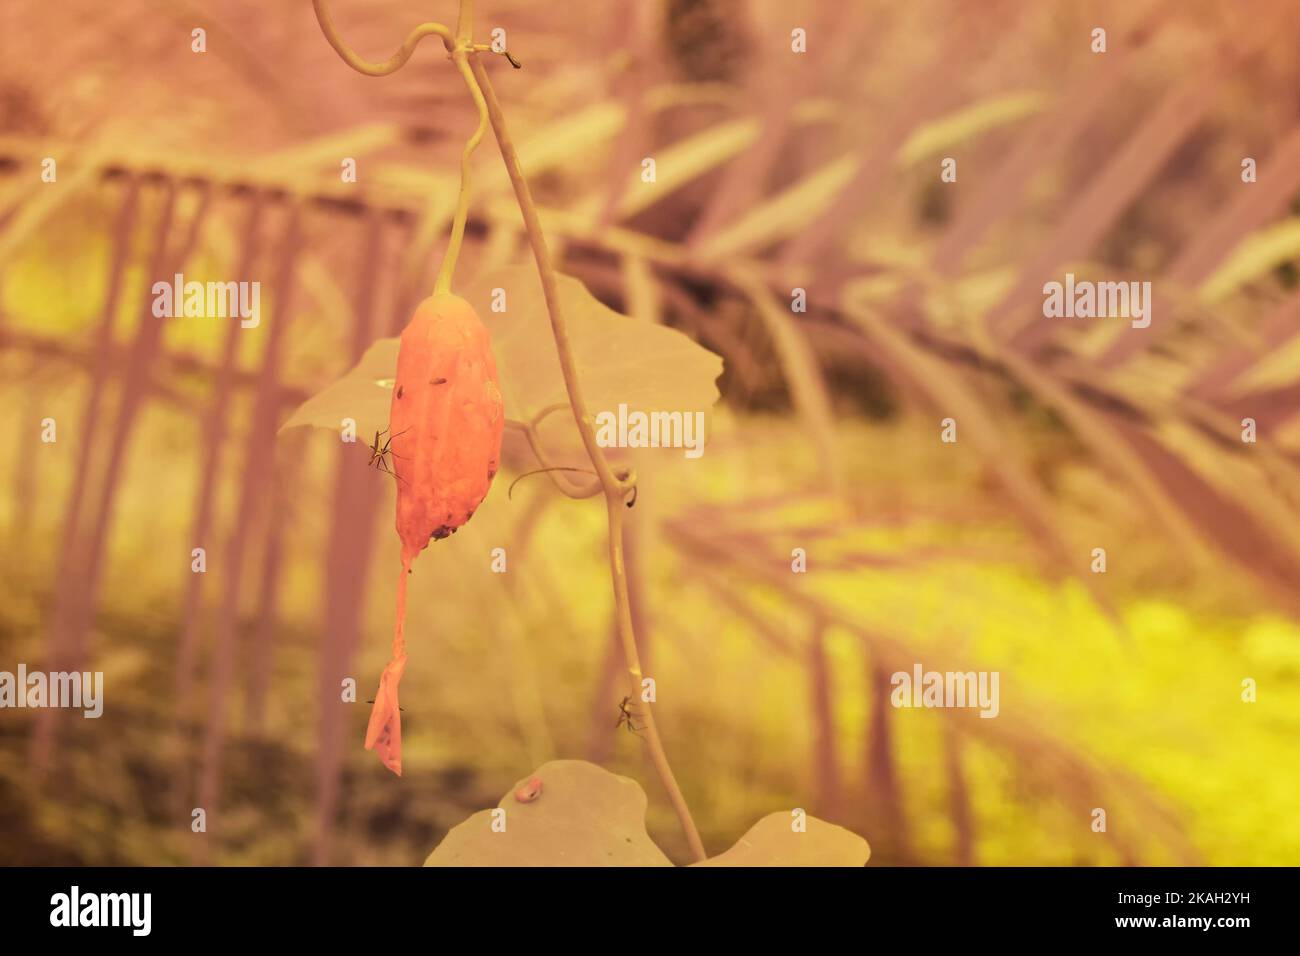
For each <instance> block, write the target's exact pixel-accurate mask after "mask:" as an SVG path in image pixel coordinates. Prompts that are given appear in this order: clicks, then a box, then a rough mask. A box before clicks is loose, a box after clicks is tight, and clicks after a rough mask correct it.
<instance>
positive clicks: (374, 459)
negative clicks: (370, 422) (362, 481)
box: [366, 428, 410, 481]
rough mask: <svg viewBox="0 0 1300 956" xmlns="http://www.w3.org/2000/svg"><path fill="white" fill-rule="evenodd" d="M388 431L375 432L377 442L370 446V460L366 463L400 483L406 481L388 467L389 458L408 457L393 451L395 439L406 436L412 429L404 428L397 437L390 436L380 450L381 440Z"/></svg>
mask: <svg viewBox="0 0 1300 956" xmlns="http://www.w3.org/2000/svg"><path fill="white" fill-rule="evenodd" d="M387 431H388V429H387V428H385V429H384V430H383V431H379V432H375V440H374V442H373V443H372V444H371V446H370V460H369V461H368V462H366V464H367V465H371V466H373V467H374V468H376V469H377V470H379V471H382V472H385V473H386V474H389V475H392V476H393V477H394V478H396V479H397V480H398V481H404V480H405V479H403V478H402V476H401V475H399V474H398V473H397V472H395V471H393V470H392V469H391V468H389V467H388V456H389V455H392V456H393V457H394V458H405V457H406V456H405V455H399V454H398V453H397V452H395V451H393V439H395V438H397V437H399V436H401V435H404V434H405V433H406V432H408V431H410V429H409V428H404V429H402V430H401V431H400V432H398V433H397V434H396V435H389V436H388V440H387V441H385V442H384V446H383V447H382V448H380V447H379V439H380V437H382V436H383V435H384V434H385V433H386V432H387Z"/></svg>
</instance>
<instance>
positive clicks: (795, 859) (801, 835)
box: [693, 811, 871, 866]
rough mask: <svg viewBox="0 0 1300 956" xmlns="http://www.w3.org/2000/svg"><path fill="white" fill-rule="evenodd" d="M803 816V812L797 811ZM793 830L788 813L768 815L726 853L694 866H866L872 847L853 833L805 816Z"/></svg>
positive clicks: (791, 817) (792, 821)
mask: <svg viewBox="0 0 1300 956" xmlns="http://www.w3.org/2000/svg"><path fill="white" fill-rule="evenodd" d="M799 812H800V813H802V811H799ZM803 821H804V823H805V824H806V826H805V828H804V829H803V830H795V829H794V826H793V823H794V817H793V816H792V815H791V814H790V813H781V812H779V811H778V812H777V813H769V814H768V815H767V816H765V817H763V819H761V820H759V821H758V822H757V823H755V824H754V825H753V826H752V827H750V828H749V831H748V832H747V833H746V834H745V835H744V836H743V837H741V838H740V839H739V840H737V841H736V845H735V846H733V847H732V848H731V849H730V850H728V851H727V852H726V853H720V854H718V855H717V856H714V857H710V858H709V859H707V860H705V861H704V862H703V863H696V864H693V865H695V866H865V865H866V863H867V860H868V859H869V858H870V857H871V847H870V846H869V845H868V844H867V841H866V840H864V839H862V837H860V836H858V835H857V834H856V833H851V832H849V831H848V830H845V829H844V828H843V827H837V826H836V825H835V824H833V823H827V822H825V821H824V820H818V819H817V818H816V817H811V816H804V817H803Z"/></svg>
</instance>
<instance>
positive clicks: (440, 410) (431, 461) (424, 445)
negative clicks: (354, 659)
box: [366, 293, 505, 776]
mask: <svg viewBox="0 0 1300 956" xmlns="http://www.w3.org/2000/svg"><path fill="white" fill-rule="evenodd" d="M504 426H505V411H504V407H503V403H502V400H501V390H500V388H499V386H498V379H497V369H496V362H495V360H494V359H493V358H492V345H491V340H490V336H489V335H488V330H487V327H486V326H484V325H483V323H482V322H481V321H480V320H479V317H478V315H477V314H475V312H474V309H473V307H472V306H471V305H470V304H469V303H468V302H466V301H465V300H464V299H462V298H460V297H459V296H455V295H451V294H450V293H439V294H436V295H433V296H431V297H429V298H427V299H425V300H424V301H423V302H421V303H420V305H419V307H418V308H417V309H416V310H415V315H414V317H412V319H411V321H410V322H409V323H408V324H407V326H406V328H405V329H404V330H403V332H402V338H401V342H400V344H399V346H398V351H397V379H396V381H395V383H394V385H393V402H392V406H391V410H390V414H389V425H388V428H389V435H390V436H391V437H392V446H391V451H392V456H393V465H392V469H393V473H394V474H395V475H396V476H397V534H398V536H399V537H400V538H401V540H402V573H401V577H400V579H399V580H398V584H397V618H396V623H395V625H394V634H393V657H392V660H391V661H389V663H388V666H387V667H385V668H384V672H383V674H382V675H381V677H380V679H379V690H378V692H377V693H376V694H375V703H374V707H373V708H372V710H371V712H370V723H369V725H368V726H367V728H366V749H367V750H371V749H373V750H375V752H376V753H378V754H379V758H380V760H382V761H383V763H384V766H386V767H388V769H390V770H392V771H393V772H394V773H396V774H397V775H399V776H400V775H401V773H402V719H401V711H400V709H399V708H398V702H397V687H398V684H399V683H400V682H401V679H402V672H403V671H404V670H405V668H406V640H405V637H404V635H403V629H404V626H405V621H406V579H407V576H408V575H409V574H410V572H411V564H412V563H413V562H414V561H415V558H416V556H417V555H419V553H420V552H421V551H423V550H424V549H425V548H426V547H427V546H428V544H429V542H430V541H431V540H438V539H441V538H445V537H447V536H448V535H451V534H455V533H456V529H458V528H459V527H460V526H461V525H463V524H464V523H465V522H466V521H468V520H469V519H470V518H471V517H473V515H474V511H475V509H477V508H478V506H479V504H480V503H481V502H482V501H483V498H484V497H485V496H486V495H487V493H488V489H489V488H490V487H491V485H492V479H493V477H495V475H496V472H497V466H498V463H499V462H500V459H501V433H502V429H503V428H504Z"/></svg>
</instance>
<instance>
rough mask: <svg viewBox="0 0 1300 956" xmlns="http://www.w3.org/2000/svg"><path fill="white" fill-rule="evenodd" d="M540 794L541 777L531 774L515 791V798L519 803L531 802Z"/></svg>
mask: <svg viewBox="0 0 1300 956" xmlns="http://www.w3.org/2000/svg"><path fill="white" fill-rule="evenodd" d="M541 795H542V778H541V777H537V776H533V777H529V778H528V782H527V783H526V784H524V785H523V786H522V787H520V788H519V789H518V790H516V791H515V799H516V800H518V801H519V802H520V803H532V802H533V801H534V800H536V799H537V798H538V797H540V796H541Z"/></svg>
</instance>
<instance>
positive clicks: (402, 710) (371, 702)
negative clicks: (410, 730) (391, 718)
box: [366, 700, 406, 713]
mask: <svg viewBox="0 0 1300 956" xmlns="http://www.w3.org/2000/svg"><path fill="white" fill-rule="evenodd" d="M366 703H367V704H373V703H374V701H373V700H368V701H366ZM397 709H398V710H400V711H401V712H402V713H406V708H405V707H398V708H397Z"/></svg>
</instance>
